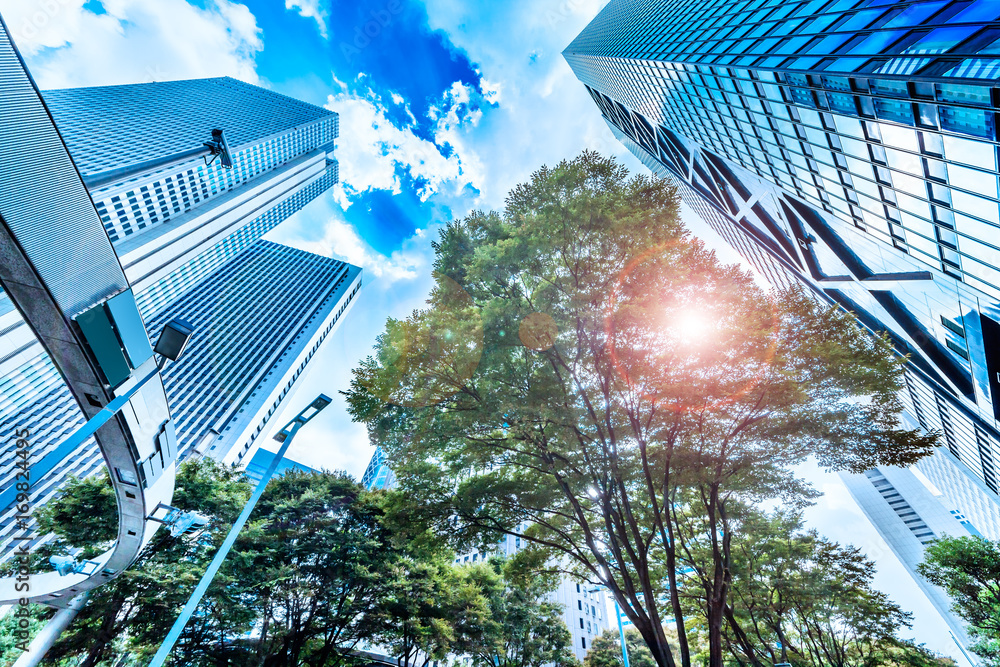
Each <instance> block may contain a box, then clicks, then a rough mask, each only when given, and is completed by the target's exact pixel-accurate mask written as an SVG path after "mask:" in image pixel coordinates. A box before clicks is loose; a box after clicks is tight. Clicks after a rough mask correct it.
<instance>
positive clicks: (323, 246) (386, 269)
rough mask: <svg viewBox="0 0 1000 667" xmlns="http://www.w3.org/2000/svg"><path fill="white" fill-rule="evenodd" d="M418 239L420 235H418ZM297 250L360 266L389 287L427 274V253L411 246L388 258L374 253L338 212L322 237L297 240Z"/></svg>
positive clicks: (328, 222)
mask: <svg viewBox="0 0 1000 667" xmlns="http://www.w3.org/2000/svg"><path fill="white" fill-rule="evenodd" d="M418 236H419V234H418ZM294 245H295V247H297V248H300V249H302V250H306V251H308V252H313V253H316V254H318V255H324V256H326V257H336V258H338V259H343V260H344V261H346V262H349V263H351V264H354V265H355V266H360V267H361V268H363V269H365V270H366V271H368V272H370V273H371V274H372V275H373V276H374V277H376V278H378V279H379V280H380V281H382V282H383V283H385V284H386V285H391V284H392V283H395V282H397V281H399V280H413V279H415V278H417V277H418V276H419V275H420V274H421V273H425V272H427V271H428V263H429V259H428V256H427V253H426V252H421V251H420V249H418V248H414V247H412V244H411V246H410V247H404V248H402V249H400V250H396V251H395V252H393V253H392V255H390V256H389V257H386V256H385V255H383V254H381V253H379V252H377V251H375V250H374V249H373V248H372V247H371V246H370V245H369V244H368V243H366V242H365V241H364V240H363V239H362V238H361V236H360V235H359V234H358V232H357V230H356V229H354V227H353V226H352V225H351V224H350V223H348V222H347V221H346V220H344V219H343V218H342V217H340V216H339V215H337V214H336V213H335V214H334V215H333V216H331V218H330V219H329V220H328V221H327V223H326V226H325V228H324V234H323V238H321V239H319V240H317V241H296V242H295V243H294Z"/></svg>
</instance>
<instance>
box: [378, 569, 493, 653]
mask: <svg viewBox="0 0 1000 667" xmlns="http://www.w3.org/2000/svg"><path fill="white" fill-rule="evenodd" d="M453 557H454V555H453V554H451V553H448V552H437V553H427V552H426V551H421V552H418V553H417V554H407V555H406V556H404V557H402V558H400V559H399V560H398V561H397V563H396V564H395V565H394V566H393V567H392V568H391V569H390V571H389V573H386V574H387V575H388V576H391V582H390V584H389V588H388V591H387V594H386V595H385V597H384V599H383V600H382V601H380V603H379V609H380V613H381V617H382V625H383V629H382V630H381V631H380V632H379V635H378V640H379V645H380V646H384V647H386V648H387V649H388V651H389V654H390V655H391V656H392V657H394V658H396V659H397V660H398V661H399V664H400V665H401V666H402V667H426V665H427V664H428V663H430V662H431V661H432V660H444V659H446V658H447V657H448V655H449V653H450V652H451V651H452V649H453V648H454V647H455V646H456V644H457V643H458V642H460V641H463V640H467V638H471V637H474V638H475V639H476V640H477V641H479V640H482V639H483V638H484V637H485V634H486V632H487V629H488V628H492V627H494V626H493V624H492V620H491V619H490V616H489V614H490V609H489V607H488V606H487V603H486V598H485V597H484V595H483V592H482V591H481V590H480V589H479V587H478V586H476V585H475V583H474V582H472V581H470V580H469V578H468V577H467V576H465V573H464V570H463V568H461V567H459V566H457V565H455V564H454V562H453V561H452V558H453Z"/></svg>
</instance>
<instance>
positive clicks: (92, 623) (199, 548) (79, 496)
mask: <svg viewBox="0 0 1000 667" xmlns="http://www.w3.org/2000/svg"><path fill="white" fill-rule="evenodd" d="M249 494H250V488H249V484H247V483H246V481H245V479H244V477H243V474H242V473H241V472H239V471H235V470H232V469H229V468H225V467H223V466H221V465H219V464H217V463H214V462H212V461H210V460H207V459H201V460H198V461H188V462H185V463H184V464H182V465H181V466H180V467H179V468H178V471H177V480H176V485H175V490H174V498H173V501H172V502H173V504H174V506H175V507H178V508H180V509H183V510H193V511H197V512H201V513H203V514H206V515H207V516H209V517H210V522H209V525H208V526H207V529H206V531H205V532H204V533H202V534H201V536H200V537H199V538H197V539H196V538H192V537H182V538H179V539H177V538H172V537H170V534H169V533H168V532H167V531H165V530H163V531H159V532H157V534H156V535H155V536H154V537H153V540H152V542H151V543H150V544H149V545H148V546H147V548H146V549H145V550H144V551H143V553H142V554H140V556H139V559H138V560H137V562H136V563H135V564H133V566H132V567H131V568H129V569H128V570H127V571H125V572H123V573H122V574H121V575H120V576H119V577H117V578H116V579H113V580H112V581H110V582H108V583H107V584H105V585H103V586H101V587H99V588H97V589H95V590H94V591H92V592H91V595H90V597H89V599H88V601H87V604H86V605H85V606H84V608H83V609H82V610H81V612H80V614H79V615H78V616H77V617H76V619H75V620H74V622H73V624H72V625H71V626H70V627H69V628H68V629H67V630H66V632H64V633H63V634H62V636H61V637H60V639H59V641H58V642H57V643H56V644H55V646H53V648H52V649H51V650H50V651H49V653H48V654H47V656H46V660H50V661H55V662H57V661H59V660H61V659H63V658H68V657H73V656H79V657H80V658H82V659H81V661H80V662H79V665H80V667H95V666H96V665H100V664H102V663H103V662H105V661H107V660H110V659H111V658H112V657H113V654H114V652H115V649H116V642H120V640H121V639H122V638H123V637H126V636H127V637H128V638H129V639H128V642H127V643H128V645H129V648H130V649H132V650H138V651H139V652H140V653H142V652H143V651H144V650H145V651H146V652H149V651H155V649H156V646H157V645H158V644H159V642H160V641H162V639H163V637H164V636H166V633H167V630H168V629H169V627H170V624H171V623H172V622H173V618H174V617H175V616H176V614H177V611H178V610H179V609H180V607H181V606H182V605H183V604H184V602H185V600H186V598H187V596H188V595H189V594H190V593H191V590H192V588H193V587H194V585H195V583H197V580H198V579H199V578H200V576H201V573H202V572H203V571H204V569H205V567H206V566H207V564H208V561H209V559H210V558H211V555H212V552H213V551H214V549H212V548H211V547H212V545H215V546H217V545H219V544H221V542H222V539H223V538H224V536H225V533H226V532H227V530H228V528H229V525H230V524H231V523H232V521H233V520H235V518H236V516H237V514H238V513H239V511H240V509H241V507H242V504H243V503H244V502H245V501H246V499H247V498H248V497H249ZM115 511H116V510H115V501H114V493H113V492H112V490H111V485H110V482H109V480H108V479H107V476H96V477H92V478H87V479H82V480H73V481H71V482H70V483H69V485H68V486H67V487H66V488H65V489H64V490H63V491H62V493H61V495H60V496H59V497H58V498H57V499H55V500H53V501H52V502H50V503H48V504H46V505H45V506H44V507H43V508H42V509H41V510H40V511H39V525H40V526H41V527H42V529H43V530H48V531H50V532H52V533H54V534H55V535H57V536H58V538H59V546H60V547H62V548H69V547H75V548H79V549H81V550H82V552H81V553H82V555H84V557H86V555H87V554H88V553H92V552H97V551H100V550H101V547H102V546H103V545H105V544H107V543H108V542H109V541H110V540H112V539H114V536H115V531H116V528H117V520H116V515H115ZM232 611H233V615H234V616H239V611H238V609H233V610H232ZM231 618H232V617H231ZM233 620H235V618H234V619H233ZM250 620H251V619H250V618H249V617H247V616H245V615H244V616H243V618H242V619H241V624H242V625H243V626H248V624H249V622H250ZM236 625H240V623H237V624H236Z"/></svg>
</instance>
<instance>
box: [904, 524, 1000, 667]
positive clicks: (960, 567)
mask: <svg viewBox="0 0 1000 667" xmlns="http://www.w3.org/2000/svg"><path fill="white" fill-rule="evenodd" d="M917 571H918V572H919V573H920V574H921V575H922V576H924V577H926V578H927V580H928V581H930V582H931V583H932V584H934V585H936V586H940V587H941V588H943V589H944V590H945V591H947V593H948V595H949V596H950V597H951V599H952V601H953V602H954V606H953V609H954V610H955V613H957V614H958V615H959V616H961V617H962V618H964V619H965V620H966V621H967V622H968V623H969V634H970V635H971V636H972V637H973V639H975V640H976V644H975V645H974V646H973V647H972V650H973V651H974V652H975V653H976V654H977V655H978V656H980V657H981V658H983V660H984V664H986V665H988V666H989V667H1000V543H997V542H991V541H990V540H987V539H984V538H982V537H971V536H967V537H943V538H941V539H938V540H936V541H935V542H934V543H932V544H931V545H929V546H928V547H927V549H926V550H925V551H924V561H923V562H922V563H921V564H920V565H919V566H917Z"/></svg>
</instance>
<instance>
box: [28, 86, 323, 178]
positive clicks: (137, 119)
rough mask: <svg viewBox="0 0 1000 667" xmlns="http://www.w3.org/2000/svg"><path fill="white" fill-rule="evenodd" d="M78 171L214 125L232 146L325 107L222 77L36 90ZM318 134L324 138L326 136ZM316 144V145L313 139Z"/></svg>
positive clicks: (177, 145)
mask: <svg viewBox="0 0 1000 667" xmlns="http://www.w3.org/2000/svg"><path fill="white" fill-rule="evenodd" d="M42 95H43V97H44V98H45V103H46V105H48V107H49V110H50V111H51V113H52V116H53V118H54V119H55V121H56V125H57V126H58V128H59V133H60V134H61V135H62V137H63V140H64V141H65V142H66V146H67V148H69V153H70V155H71V156H72V157H73V161H74V162H75V163H76V165H77V167H78V168H79V169H80V172H81V173H82V174H83V175H84V176H90V175H94V174H99V173H103V172H107V171H110V170H114V169H123V168H127V167H133V166H136V165H140V164H142V163H144V162H148V161H150V160H155V159H160V158H164V157H166V156H170V155H176V154H179V153H183V152H184V151H187V150H190V149H192V148H197V147H199V146H200V145H201V144H202V142H204V141H208V140H209V139H211V133H212V130H213V129H215V128H221V129H223V130H224V131H225V133H226V140H227V142H228V143H229V145H230V146H231V147H232V148H233V150H236V151H239V150H242V149H243V148H244V147H246V146H248V145H250V144H257V143H260V142H262V141H263V140H264V139H267V138H269V137H272V136H273V135H277V134H281V133H285V132H288V131H290V130H292V129H295V128H298V127H301V126H305V125H308V124H311V123H314V122H316V121H319V120H321V119H325V120H327V121H329V122H330V123H331V130H330V131H332V133H333V136H332V137H330V138H329V139H326V140H325V141H332V140H333V139H334V138H336V136H337V130H338V125H337V122H338V121H337V115H336V114H335V113H333V112H332V111H329V110H327V109H323V108H322V107H317V106H315V105H312V104H308V103H306V102H302V101H300V100H297V99H294V98H291V97H287V96H285V95H280V94H278V93H275V92H272V91H270V90H266V89H264V88H260V87H259V86H254V85H251V84H248V83H244V82H242V81H237V80H236V79H232V78H229V77H223V78H215V79H193V80H187V81H165V82H156V83H142V84H130V85H125V86H98V87H92V88H70V89H64V90H49V91H45V92H44V93H42ZM325 141H324V143H325ZM317 145H319V144H317Z"/></svg>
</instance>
